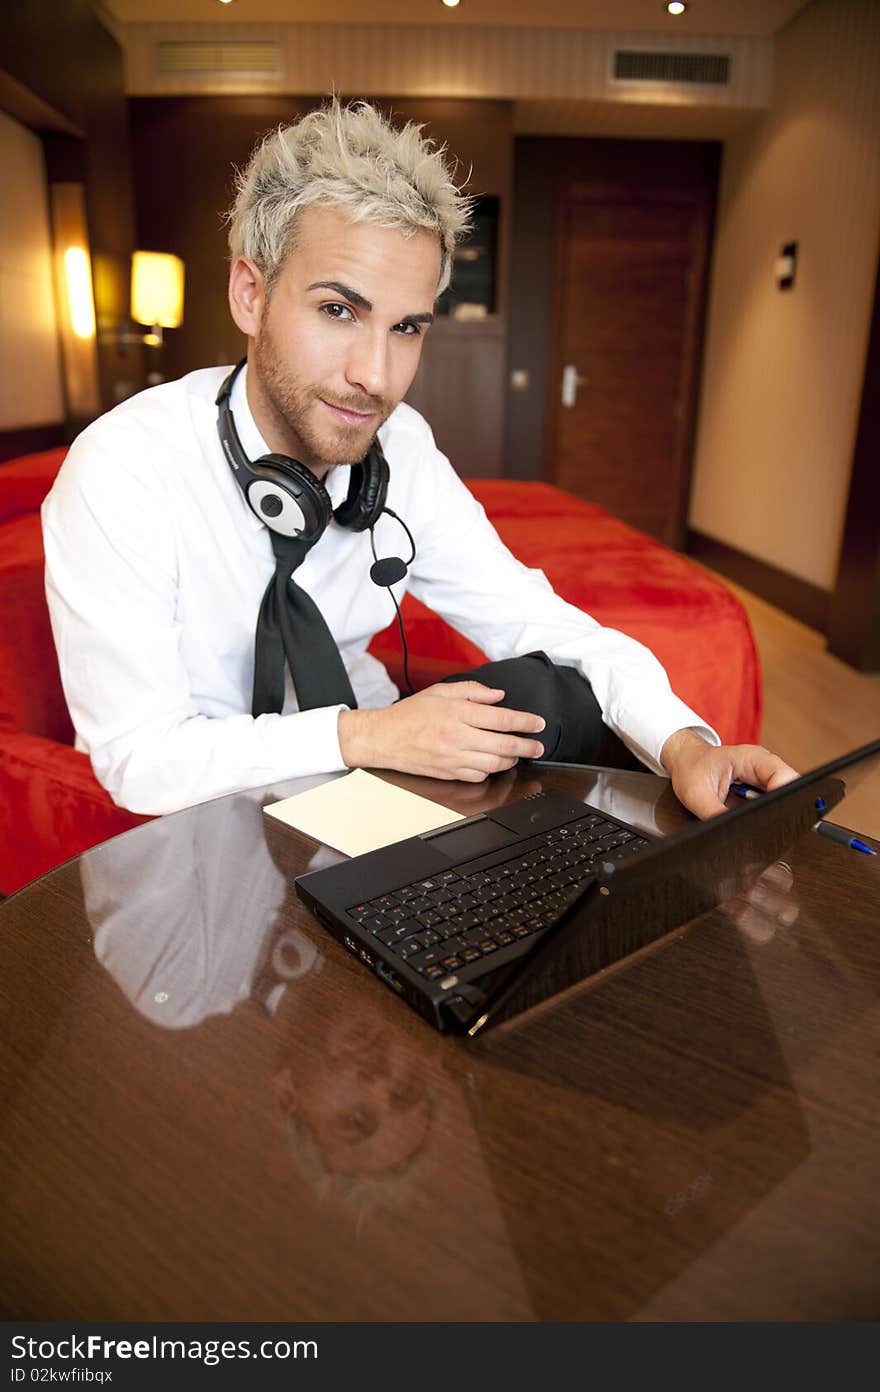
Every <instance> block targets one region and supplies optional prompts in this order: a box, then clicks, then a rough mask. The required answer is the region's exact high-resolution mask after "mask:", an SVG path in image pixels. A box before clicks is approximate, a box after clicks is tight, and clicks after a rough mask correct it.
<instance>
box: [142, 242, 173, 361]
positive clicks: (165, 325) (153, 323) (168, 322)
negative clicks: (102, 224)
mask: <svg viewBox="0 0 880 1392" xmlns="http://www.w3.org/2000/svg"><path fill="white" fill-rule="evenodd" d="M183 281H184V269H183V262H182V261H181V259H180V257H179V256H171V255H169V254H167V253H165V252H160V251H136V252H135V253H134V256H133V257H132V258H131V317H132V319H133V320H134V321H135V323H136V324H145V325H147V326H148V327H149V333H146V334H135V335H134V337H135V339H136V340H139V341H140V342H142V343H149V344H152V345H153V346H154V347H158V346H159V345H161V343H162V331H163V329H177V328H179V327H180V325H181V324H182V323H183Z"/></svg>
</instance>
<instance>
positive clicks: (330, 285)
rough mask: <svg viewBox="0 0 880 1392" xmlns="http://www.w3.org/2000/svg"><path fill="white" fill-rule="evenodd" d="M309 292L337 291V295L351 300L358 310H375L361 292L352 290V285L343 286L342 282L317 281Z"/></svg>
mask: <svg viewBox="0 0 880 1392" xmlns="http://www.w3.org/2000/svg"><path fill="white" fill-rule="evenodd" d="M308 288H309V290H335V291H336V294H337V295H341V296H342V298H343V299H344V300H351V302H352V304H353V305H357V307H358V309H366V310H370V309H372V308H373V306H372V304H371V303H370V301H369V300H368V299H367V298H366V296H365V295H361V294H360V292H359V291H357V290H352V288H351V286H350V285H343V284H342V281H340V280H316V281H315V283H314V285H310V286H309V287H308Z"/></svg>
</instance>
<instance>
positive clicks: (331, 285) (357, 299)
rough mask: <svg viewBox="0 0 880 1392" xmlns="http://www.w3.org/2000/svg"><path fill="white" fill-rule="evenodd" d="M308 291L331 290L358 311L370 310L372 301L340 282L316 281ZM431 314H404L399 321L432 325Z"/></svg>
mask: <svg viewBox="0 0 880 1392" xmlns="http://www.w3.org/2000/svg"><path fill="white" fill-rule="evenodd" d="M307 288H308V289H309V290H333V291H334V292H335V293H336V294H337V295H341V296H342V298H343V299H344V300H350V301H351V303H352V304H353V305H356V306H357V308H358V309H365V310H367V312H368V313H369V311H370V310H372V308H373V305H372V301H370V300H368V299H367V297H366V295H362V294H361V293H360V291H359V290H353V289H352V287H351V286H350V285H343V283H342V281H341V280H316V281H315V283H314V284H313V285H309V286H308V287H307ZM433 322H434V316H433V314H405V315H404V316H403V318H402V319H401V320H400V323H401V324H433Z"/></svg>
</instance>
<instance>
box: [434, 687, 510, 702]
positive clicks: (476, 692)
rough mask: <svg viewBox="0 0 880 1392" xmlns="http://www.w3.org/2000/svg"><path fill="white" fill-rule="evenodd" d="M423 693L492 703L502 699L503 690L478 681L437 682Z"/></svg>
mask: <svg viewBox="0 0 880 1392" xmlns="http://www.w3.org/2000/svg"><path fill="white" fill-rule="evenodd" d="M423 695H431V696H442V697H444V699H445V700H447V701H453V700H460V699H461V698H462V697H463V698H464V699H465V700H466V701H479V702H480V703H481V704H482V705H492V704H493V703H494V702H496V701H502V700H503V699H504V692H503V691H502V689H501V688H500V687H498V686H484V685H483V683H482V682H478V681H457V682H437V683H436V685H435V686H430V687H428V689H427V691H426V692H423Z"/></svg>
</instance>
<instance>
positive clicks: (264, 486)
mask: <svg viewBox="0 0 880 1392" xmlns="http://www.w3.org/2000/svg"><path fill="white" fill-rule="evenodd" d="M250 474H251V477H250V479H249V481H248V484H247V500H248V503H249V505H250V507H251V509H252V511H253V512H254V513H255V514H256V515H257V517H259V519H260V521H261V522H264V523H265V524H266V526H267V527H268V528H269V529H270V531H273V532H279V533H280V534H281V535H282V536H301V537H302V538H303V540H304V541H314V540H316V539H317V538H318V537H319V536H321V534H322V532H323V531H324V530H325V528H326V527H327V524H328V523H329V521H330V518H331V517H332V516H333V504H332V502H331V501H330V494H329V493H328V492H327V489H326V488H325V487H324V485H323V483H322V482H321V480H320V479H317V478H315V476H314V474H313V473H311V471H310V470H308V469H306V468H305V467H304V466H303V465H302V464H300V463H299V462H298V460H296V459H288V458H287V457H286V456H285V455H276V454H265V455H263V456H262V457H261V458H260V459H256V460H254V462H253V463H252V464H251V465H250Z"/></svg>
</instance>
